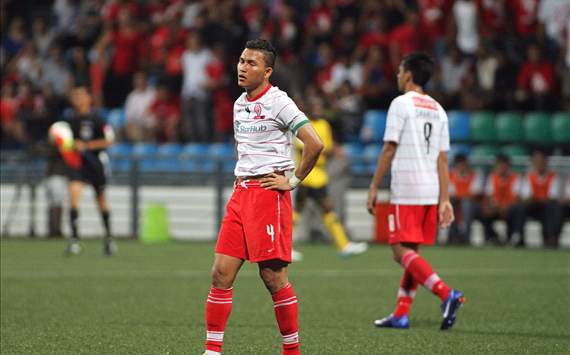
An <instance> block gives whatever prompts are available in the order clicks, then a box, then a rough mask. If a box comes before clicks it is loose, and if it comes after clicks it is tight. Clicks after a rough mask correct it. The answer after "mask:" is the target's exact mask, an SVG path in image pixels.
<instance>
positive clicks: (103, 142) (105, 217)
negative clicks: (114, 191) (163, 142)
mask: <svg viewBox="0 0 570 355" xmlns="http://www.w3.org/2000/svg"><path fill="white" fill-rule="evenodd" d="M70 99H71V104H72V106H73V108H74V110H75V115H74V117H73V118H72V120H71V122H70V125H71V130H72V131H73V137H74V148H75V150H76V151H78V152H79V153H80V154H81V166H80V167H79V168H77V169H74V168H72V167H68V177H69V205H70V206H69V207H70V211H69V220H70V223H71V238H70V241H69V245H68V247H67V248H66V250H65V252H66V254H68V255H69V254H79V253H80V252H81V246H80V245H79V235H78V231H77V223H78V219H79V212H78V208H79V200H80V197H81V192H82V191H83V187H84V186H85V184H86V183H87V184H90V185H91V186H93V188H94V190H95V194H96V198H97V205H98V207H99V212H100V213H101V219H102V221H103V226H104V228H105V238H104V241H103V253H104V254H105V255H112V254H113V253H114V252H115V251H116V249H117V247H116V245H115V243H114V242H113V240H112V239H111V227H110V220H109V219H110V218H109V208H108V206H107V200H106V198H105V185H106V180H107V179H106V166H107V161H108V159H107V155H106V153H105V149H106V148H107V147H109V146H110V145H111V144H113V140H114V134H113V129H112V128H111V126H110V125H108V124H107V123H106V122H105V120H104V119H103V118H102V117H101V116H99V115H98V114H97V113H95V112H94V111H93V110H92V107H91V103H92V102H91V101H92V98H91V94H90V93H89V89H88V88H87V86H85V85H82V84H78V85H77V86H75V87H74V88H73V89H72V90H71V95H70Z"/></svg>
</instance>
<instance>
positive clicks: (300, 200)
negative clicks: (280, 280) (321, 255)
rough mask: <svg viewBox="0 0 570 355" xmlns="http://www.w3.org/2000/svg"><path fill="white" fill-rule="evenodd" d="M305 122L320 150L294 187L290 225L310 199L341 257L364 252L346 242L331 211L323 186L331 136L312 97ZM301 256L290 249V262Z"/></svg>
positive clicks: (326, 180)
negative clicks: (320, 143)
mask: <svg viewBox="0 0 570 355" xmlns="http://www.w3.org/2000/svg"><path fill="white" fill-rule="evenodd" d="M310 107H311V110H310V116H309V121H310V122H311V125H312V126H313V128H314V129H315V131H316V132H317V133H318V135H319V136H320V137H321V140H322V142H323V144H324V149H323V151H322V152H321V155H320V156H319V159H318V160H317V163H316V164H315V166H314V167H313V170H311V172H310V173H309V175H307V177H306V178H305V179H303V181H302V182H301V183H300V184H299V186H298V187H297V193H296V195H295V206H294V211H293V226H294V227H295V226H296V225H297V223H298V222H299V219H300V215H301V213H302V212H303V209H304V208H305V204H306V202H307V200H309V199H311V200H313V201H314V202H315V203H316V204H317V206H318V207H319V208H320V209H321V212H322V218H323V224H324V226H325V227H326V229H327V230H328V232H329V233H330V235H331V236H332V238H333V241H334V243H335V245H336V247H337V249H338V251H339V253H340V255H341V256H343V257H347V256H351V255H356V254H361V253H364V252H365V251H366V250H367V249H368V244H366V243H355V242H351V241H349V239H348V237H347V235H346V231H345V229H344V226H343V225H342V223H341V222H340V220H339V219H338V217H337V215H336V213H335V212H334V208H333V204H332V202H331V200H330V198H329V196H328V192H327V185H328V183H329V176H328V174H327V160H328V158H329V157H330V156H331V154H332V152H333V146H334V142H333V135H332V128H331V126H330V124H329V123H328V122H327V121H326V120H325V119H323V118H322V113H323V104H322V101H321V99H319V98H313V99H312V100H311V102H310ZM302 150H303V143H302V142H301V141H300V140H298V139H295V156H296V161H297V162H298V161H300V157H301V152H302ZM301 258H302V254H301V253H300V252H298V251H296V250H293V259H294V260H297V261H298V260H301Z"/></svg>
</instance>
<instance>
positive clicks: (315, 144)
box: [260, 124, 324, 191]
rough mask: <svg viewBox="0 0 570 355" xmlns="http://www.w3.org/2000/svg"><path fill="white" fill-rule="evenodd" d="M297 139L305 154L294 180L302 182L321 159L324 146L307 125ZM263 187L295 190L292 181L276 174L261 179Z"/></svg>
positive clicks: (302, 156)
mask: <svg viewBox="0 0 570 355" xmlns="http://www.w3.org/2000/svg"><path fill="white" fill-rule="evenodd" d="M297 137H298V138H299V139H300V140H301V142H303V144H304V146H303V153H302V155H301V162H300V163H299V167H298V168H297V169H296V170H295V172H294V178H296V179H298V181H302V180H303V179H304V178H305V177H306V176H307V175H309V173H310V172H311V169H313V166H315V163H316V162H317V160H318V159H319V155H320V154H321V152H322V150H323V148H324V144H323V142H322V141H321V138H320V137H319V135H318V134H317V132H316V131H315V129H314V128H313V126H311V125H310V124H306V125H304V126H303V127H301V128H300V129H299V131H298V132H297ZM260 182H261V186H262V187H264V188H266V189H268V190H282V191H289V190H293V189H294V188H295V186H292V185H291V183H290V179H289V178H287V177H286V176H284V175H279V174H276V173H272V174H269V176H267V177H265V178H263V179H260Z"/></svg>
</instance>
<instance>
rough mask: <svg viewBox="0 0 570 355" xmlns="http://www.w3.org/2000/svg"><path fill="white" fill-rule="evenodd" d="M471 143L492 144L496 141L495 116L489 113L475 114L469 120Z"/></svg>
mask: <svg viewBox="0 0 570 355" xmlns="http://www.w3.org/2000/svg"><path fill="white" fill-rule="evenodd" d="M470 121H471V122H470V123H471V124H470V130H471V132H470V133H471V141H473V142H476V143H493V142H495V141H496V138H497V134H496V133H497V132H496V127H495V115H494V114H493V113H491V112H475V113H473V114H471V118H470Z"/></svg>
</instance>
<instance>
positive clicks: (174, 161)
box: [154, 143, 183, 172]
mask: <svg viewBox="0 0 570 355" xmlns="http://www.w3.org/2000/svg"><path fill="white" fill-rule="evenodd" d="M182 150H183V146H182V145H181V144H176V143H171V144H163V145H160V146H158V149H157V152H156V164H155V166H154V169H155V170H156V171H165V172H180V171H182V167H181V165H180V159H179V156H180V154H181V153H182Z"/></svg>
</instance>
